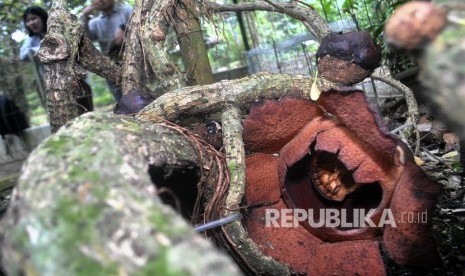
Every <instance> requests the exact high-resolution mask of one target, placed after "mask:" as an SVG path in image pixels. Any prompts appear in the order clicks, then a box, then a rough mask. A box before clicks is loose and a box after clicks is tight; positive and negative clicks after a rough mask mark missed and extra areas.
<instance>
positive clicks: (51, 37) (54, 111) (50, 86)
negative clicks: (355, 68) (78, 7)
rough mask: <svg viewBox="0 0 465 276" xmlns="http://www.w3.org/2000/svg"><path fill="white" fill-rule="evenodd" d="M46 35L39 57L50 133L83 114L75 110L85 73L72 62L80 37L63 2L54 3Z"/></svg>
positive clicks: (75, 22)
mask: <svg viewBox="0 0 465 276" xmlns="http://www.w3.org/2000/svg"><path fill="white" fill-rule="evenodd" d="M47 28H48V30H47V35H46V36H45V38H44V40H43V41H42V43H41V47H40V50H39V53H38V57H39V59H40V61H41V62H42V63H43V64H44V65H45V66H44V71H45V74H44V82H45V87H46V90H47V92H46V93H47V95H46V96H47V111H48V115H49V120H50V126H51V129H52V132H56V131H57V130H58V129H59V128H60V127H61V126H62V125H64V124H66V123H67V122H68V121H70V120H71V119H73V118H75V117H77V116H79V115H80V114H82V113H83V112H84V110H83V109H80V108H78V104H77V102H76V96H77V95H79V93H80V91H81V89H80V87H79V82H78V81H79V80H80V79H82V78H83V77H84V76H85V72H84V70H82V68H80V66H79V65H78V64H77V63H76V62H75V61H76V58H77V52H78V45H79V42H80V39H81V36H82V33H83V30H82V27H81V26H80V24H79V23H78V22H77V20H76V18H75V16H74V15H71V13H69V11H68V10H67V9H66V1H63V0H57V1H54V2H53V6H52V9H51V11H50V16H49V20H48V27H47Z"/></svg>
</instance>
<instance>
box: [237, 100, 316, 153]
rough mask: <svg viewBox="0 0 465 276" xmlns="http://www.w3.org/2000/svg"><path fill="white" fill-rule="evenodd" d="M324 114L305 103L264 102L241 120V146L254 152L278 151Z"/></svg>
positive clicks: (305, 101) (303, 101) (285, 101)
mask: <svg viewBox="0 0 465 276" xmlns="http://www.w3.org/2000/svg"><path fill="white" fill-rule="evenodd" d="M322 114H323V112H322V111H321V109H320V108H318V106H317V105H315V104H314V103H312V102H310V101H308V100H304V99H294V98H284V99H281V100H280V101H274V100H266V101H264V102H263V103H261V104H260V105H255V106H252V107H251V108H250V113H249V116H247V118H246V119H245V120H244V144H245V147H246V149H247V150H250V151H253V152H264V153H273V152H277V151H279V149H281V148H282V147H283V146H284V145H285V144H286V143H287V142H288V141H289V140H291V138H292V137H293V136H295V135H296V134H297V132H299V130H300V129H301V128H302V127H304V126H305V125H306V124H307V123H308V121H310V120H311V119H312V118H314V117H316V116H320V115H322Z"/></svg>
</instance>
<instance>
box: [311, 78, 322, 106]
mask: <svg viewBox="0 0 465 276" xmlns="http://www.w3.org/2000/svg"><path fill="white" fill-rule="evenodd" d="M317 80H318V71H317V72H316V75H315V79H314V80H313V84H312V88H311V89H310V99H311V100H312V101H316V100H318V98H320V95H321V91H320V89H318V85H317V84H316V81H317Z"/></svg>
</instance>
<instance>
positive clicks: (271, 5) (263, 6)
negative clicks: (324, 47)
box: [206, 1, 330, 41]
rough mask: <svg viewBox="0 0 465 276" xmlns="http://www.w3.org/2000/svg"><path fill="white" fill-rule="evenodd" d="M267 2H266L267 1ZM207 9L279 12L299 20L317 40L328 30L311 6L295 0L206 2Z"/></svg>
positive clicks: (215, 10)
mask: <svg viewBox="0 0 465 276" xmlns="http://www.w3.org/2000/svg"><path fill="white" fill-rule="evenodd" d="M267 2H268V3H267ZM206 4H207V10H208V11H209V12H211V13H213V12H242V11H258V10H260V11H270V12H279V13H282V14H286V15H288V16H291V17H293V18H295V19H297V20H300V21H301V22H302V24H304V25H305V27H306V28H307V29H308V31H309V32H310V33H312V34H313V35H314V36H315V37H316V39H317V40H318V41H321V40H322V39H323V37H324V36H325V35H327V34H328V33H329V32H330V29H329V26H328V24H327V23H326V22H325V21H324V20H323V18H322V17H321V16H320V15H319V14H318V13H317V12H316V11H315V10H314V9H312V8H310V7H308V6H300V5H298V4H297V3H296V2H290V3H278V2H271V1H266V2H265V1H256V2H249V3H241V4H234V5H230V4H225V5H221V4H217V3H214V2H207V3H206Z"/></svg>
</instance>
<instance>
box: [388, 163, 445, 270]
mask: <svg viewBox="0 0 465 276" xmlns="http://www.w3.org/2000/svg"><path fill="white" fill-rule="evenodd" d="M439 191H440V188H439V184H437V183H436V182H432V181H430V180H429V179H428V178H427V177H426V175H425V174H424V173H423V171H422V170H421V169H420V168H419V167H418V166H416V165H415V164H414V163H413V161H411V160H408V162H407V163H406V165H405V170H404V172H403V174H402V176H401V177H400V179H399V182H398V183H397V186H396V190H395V191H394V196H393V198H392V201H391V205H390V209H391V211H392V213H393V215H394V218H395V220H396V227H391V226H389V225H388V226H386V228H385V229H384V235H383V246H384V248H385V249H386V251H387V252H388V254H389V256H390V257H391V258H392V259H394V261H396V263H398V264H401V265H407V264H408V265H414V266H423V267H428V266H436V265H438V264H440V258H439V255H438V252H437V248H436V243H435V242H434V239H433V236H432V233H431V223H432V221H431V220H432V218H431V217H432V215H433V214H432V213H433V209H434V206H435V202H436V198H437V195H438V194H439Z"/></svg>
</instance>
